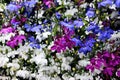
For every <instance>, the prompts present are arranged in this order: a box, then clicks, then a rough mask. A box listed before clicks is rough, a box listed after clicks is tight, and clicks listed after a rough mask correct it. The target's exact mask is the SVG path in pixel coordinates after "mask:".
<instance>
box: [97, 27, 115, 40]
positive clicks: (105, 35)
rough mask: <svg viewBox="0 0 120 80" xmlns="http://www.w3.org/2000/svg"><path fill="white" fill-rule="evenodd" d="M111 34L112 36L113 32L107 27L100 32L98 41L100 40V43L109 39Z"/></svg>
mask: <svg viewBox="0 0 120 80" xmlns="http://www.w3.org/2000/svg"><path fill="white" fill-rule="evenodd" d="M112 34H113V30H111V29H110V28H108V27H107V28H105V29H104V30H103V31H101V32H100V35H99V37H98V39H100V40H101V41H105V40H107V39H109V38H110V37H111V35H112Z"/></svg>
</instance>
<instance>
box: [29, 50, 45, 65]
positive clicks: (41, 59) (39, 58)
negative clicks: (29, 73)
mask: <svg viewBox="0 0 120 80" xmlns="http://www.w3.org/2000/svg"><path fill="white" fill-rule="evenodd" d="M34 52H35V53H36V54H37V56H34V57H33V58H32V59H31V60H30V61H31V62H35V63H36V64H41V65H46V64H47V59H45V57H46V56H45V54H44V52H40V50H35V51H34Z"/></svg>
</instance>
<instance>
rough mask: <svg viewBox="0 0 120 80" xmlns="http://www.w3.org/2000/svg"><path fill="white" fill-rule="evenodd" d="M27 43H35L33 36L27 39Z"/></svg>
mask: <svg viewBox="0 0 120 80" xmlns="http://www.w3.org/2000/svg"><path fill="white" fill-rule="evenodd" d="M28 41H30V42H35V43H36V40H35V38H34V36H31V37H29V38H28Z"/></svg>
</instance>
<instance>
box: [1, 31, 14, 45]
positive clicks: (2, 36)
mask: <svg viewBox="0 0 120 80" xmlns="http://www.w3.org/2000/svg"><path fill="white" fill-rule="evenodd" d="M12 36H15V33H8V34H2V35H1V36H0V42H2V43H5V41H6V40H7V41H8V40H10V38H11V37H12Z"/></svg>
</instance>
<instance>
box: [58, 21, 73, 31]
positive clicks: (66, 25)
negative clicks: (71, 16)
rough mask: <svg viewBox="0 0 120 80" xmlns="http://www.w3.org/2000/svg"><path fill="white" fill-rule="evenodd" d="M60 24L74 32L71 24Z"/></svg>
mask: <svg viewBox="0 0 120 80" xmlns="http://www.w3.org/2000/svg"><path fill="white" fill-rule="evenodd" d="M60 24H61V25H62V26H65V27H67V28H69V29H71V30H74V25H73V24H69V23H66V22H63V21H61V22H60Z"/></svg>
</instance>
